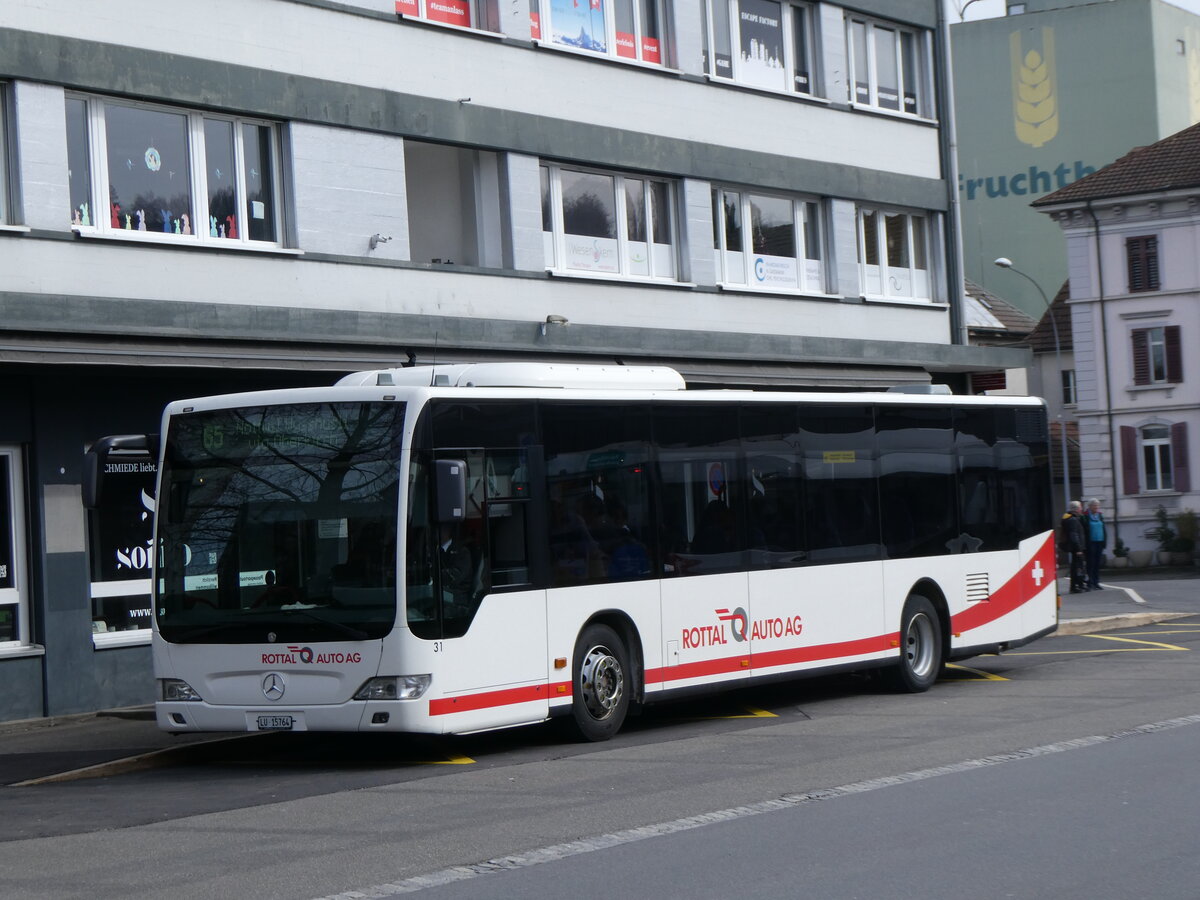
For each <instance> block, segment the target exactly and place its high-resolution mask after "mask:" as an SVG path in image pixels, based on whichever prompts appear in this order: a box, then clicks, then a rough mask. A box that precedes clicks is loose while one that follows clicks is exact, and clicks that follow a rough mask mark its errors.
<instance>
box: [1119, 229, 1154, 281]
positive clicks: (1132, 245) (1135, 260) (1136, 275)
mask: <svg viewBox="0 0 1200 900" xmlns="http://www.w3.org/2000/svg"><path fill="white" fill-rule="evenodd" d="M1125 261H1126V264H1127V266H1128V270H1129V292H1130V293H1136V292H1138V291H1157V290H1158V287H1159V281H1158V238H1156V237H1154V236H1153V235H1150V236H1148V237H1131V238H1126V239H1125Z"/></svg>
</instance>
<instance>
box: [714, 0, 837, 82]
mask: <svg viewBox="0 0 1200 900" xmlns="http://www.w3.org/2000/svg"><path fill="white" fill-rule="evenodd" d="M776 2H779V3H780V7H781V9H780V12H781V15H782V17H783V21H782V22H781V24H780V29H781V32H782V37H783V55H784V60H783V77H782V78H781V81H780V84H778V85H775V86H767V85H763V84H759V83H757V82H755V81H753V80H747V74H746V71H745V64H744V63H743V62H742V58H741V53H740V52H739V49H740V47H741V31H740V23H741V16H740V10H739V6H738V0H705V10H704V11H705V32H706V34H705V37H706V40H707V44H706V49H707V53H706V57H707V66H706V71H707V72H708V77H709V78H710V79H713V80H714V81H725V82H730V83H733V84H739V85H744V86H746V87H753V88H757V89H759V90H766V91H778V92H780V93H785V94H796V95H798V96H801V97H819V96H821V93H820V91H819V85H818V78H817V76H818V69H819V67H818V65H817V41H816V38H815V22H816V17H815V16H814V14H813V6H812V4H810V3H798V2H792V0H776ZM718 16H722V17H723V18H724V21H726V22H727V23H728V29H729V43H730V47H729V51H730V52H729V65H730V69H731V71H730V72H729V74H727V75H726V74H723V73H721V72H719V71H717V68H718V65H717V33H716V18H717V17H718ZM797 19H799V20H800V22H801V23H802V25H803V27H804V52H805V54H806V56H807V58H808V84H807V86H805V87H797V85H796V21H797Z"/></svg>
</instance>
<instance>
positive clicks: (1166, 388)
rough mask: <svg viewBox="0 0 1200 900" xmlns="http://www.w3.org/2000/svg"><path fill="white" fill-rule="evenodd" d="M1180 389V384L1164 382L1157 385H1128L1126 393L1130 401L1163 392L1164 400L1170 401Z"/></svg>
mask: <svg viewBox="0 0 1200 900" xmlns="http://www.w3.org/2000/svg"><path fill="white" fill-rule="evenodd" d="M1177 387H1179V382H1175V381H1164V382H1161V383H1158V382H1156V383H1155V384H1128V385H1126V386H1125V393H1126V394H1127V395H1128V396H1129V399H1130V400H1133V399H1135V398H1136V397H1137V396H1138V395H1139V394H1141V395H1142V396H1147V395H1148V394H1151V393H1154V392H1156V391H1161V392H1162V395H1163V399H1164V400H1170V399H1171V397H1172V396H1173V395H1174V394H1175V388H1177Z"/></svg>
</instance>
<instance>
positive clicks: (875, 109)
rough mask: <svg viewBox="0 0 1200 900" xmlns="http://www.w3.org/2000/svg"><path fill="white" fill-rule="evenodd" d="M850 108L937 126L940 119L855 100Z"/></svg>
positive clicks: (851, 102) (875, 114) (889, 117)
mask: <svg viewBox="0 0 1200 900" xmlns="http://www.w3.org/2000/svg"><path fill="white" fill-rule="evenodd" d="M850 108H851V109H853V110H856V111H858V112H864V113H868V114H870V115H874V116H883V117H885V118H888V119H900V120H901V121H904V122H913V123H914V124H918V125H932V126H935V127H936V126H937V124H938V120H937V119H931V118H929V117H928V116H920V115H915V114H913V113H906V112H901V111H900V110H898V109H885V108H884V107H882V106H871V105H870V104H867V103H858V102H856V101H854V100H851V101H850Z"/></svg>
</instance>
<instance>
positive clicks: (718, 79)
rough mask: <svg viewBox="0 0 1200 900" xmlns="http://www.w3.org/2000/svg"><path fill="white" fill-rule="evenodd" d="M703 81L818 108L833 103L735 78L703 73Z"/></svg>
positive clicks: (814, 95) (812, 96)
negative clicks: (810, 104) (817, 106)
mask: <svg viewBox="0 0 1200 900" xmlns="http://www.w3.org/2000/svg"><path fill="white" fill-rule="evenodd" d="M704 79H705V80H706V81H707V82H708V83H709V84H719V85H721V86H722V87H729V88H736V89H738V90H742V91H751V92H753V93H755V94H771V95H773V96H775V97H787V98H788V99H789V100H804V101H806V102H808V103H816V104H818V105H820V106H832V105H833V101H831V100H829V99H828V98H827V97H819V96H817V95H816V94H804V93H801V92H800V91H788V90H784V89H783V88H769V87H763V86H761V85H757V84H746V83H745V82H742V81H738V80H737V79H736V78H726V77H724V76H723V75H712V74H710V73H708V72H705V73H704Z"/></svg>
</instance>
